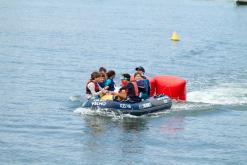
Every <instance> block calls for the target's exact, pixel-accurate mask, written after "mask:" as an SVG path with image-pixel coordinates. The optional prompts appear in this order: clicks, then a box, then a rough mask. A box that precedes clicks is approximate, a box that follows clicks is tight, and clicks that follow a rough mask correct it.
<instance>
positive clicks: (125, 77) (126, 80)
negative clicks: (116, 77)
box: [121, 73, 131, 87]
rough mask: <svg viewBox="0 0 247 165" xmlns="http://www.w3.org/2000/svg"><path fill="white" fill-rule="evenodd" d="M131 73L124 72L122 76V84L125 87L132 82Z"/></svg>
mask: <svg viewBox="0 0 247 165" xmlns="http://www.w3.org/2000/svg"><path fill="white" fill-rule="evenodd" d="M130 77H131V76H130V74H128V73H124V74H122V78H121V86H122V87H124V86H126V85H127V84H128V83H129V82H130Z"/></svg>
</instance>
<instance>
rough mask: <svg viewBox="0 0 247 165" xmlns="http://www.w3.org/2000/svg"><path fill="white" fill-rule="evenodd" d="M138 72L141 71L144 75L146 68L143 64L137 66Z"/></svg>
mask: <svg viewBox="0 0 247 165" xmlns="http://www.w3.org/2000/svg"><path fill="white" fill-rule="evenodd" d="M136 72H138V73H140V74H141V75H144V73H145V69H144V68H143V67H142V66H139V67H137V68H136Z"/></svg>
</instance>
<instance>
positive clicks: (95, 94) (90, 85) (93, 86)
mask: <svg viewBox="0 0 247 165" xmlns="http://www.w3.org/2000/svg"><path fill="white" fill-rule="evenodd" d="M87 87H88V89H89V90H90V92H91V94H92V96H94V97H95V96H98V95H100V94H101V93H102V92H103V91H104V89H103V90H101V91H99V92H96V91H95V85H94V83H92V82H90V83H89V84H88V85H87Z"/></svg>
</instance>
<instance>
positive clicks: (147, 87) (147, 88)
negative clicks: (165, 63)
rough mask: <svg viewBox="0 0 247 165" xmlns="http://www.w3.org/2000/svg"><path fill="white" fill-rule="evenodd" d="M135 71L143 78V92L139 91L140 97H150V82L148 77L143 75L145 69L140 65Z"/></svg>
mask: <svg viewBox="0 0 247 165" xmlns="http://www.w3.org/2000/svg"><path fill="white" fill-rule="evenodd" d="M135 70H136V73H140V74H141V77H142V78H143V83H144V84H143V85H144V88H145V90H144V91H143V92H141V96H140V97H141V98H142V99H144V100H145V99H148V98H149V97H150V82H149V80H148V78H147V77H146V76H144V74H145V69H144V68H143V67H142V66H139V67H137V68H136V69H135Z"/></svg>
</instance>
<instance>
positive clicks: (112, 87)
mask: <svg viewBox="0 0 247 165" xmlns="http://www.w3.org/2000/svg"><path fill="white" fill-rule="evenodd" d="M115 75H116V73H115V71H114V70H110V71H108V72H107V80H106V82H105V86H108V87H109V88H108V90H109V91H114V90H115V82H114V80H113V79H114V78H115Z"/></svg>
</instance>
